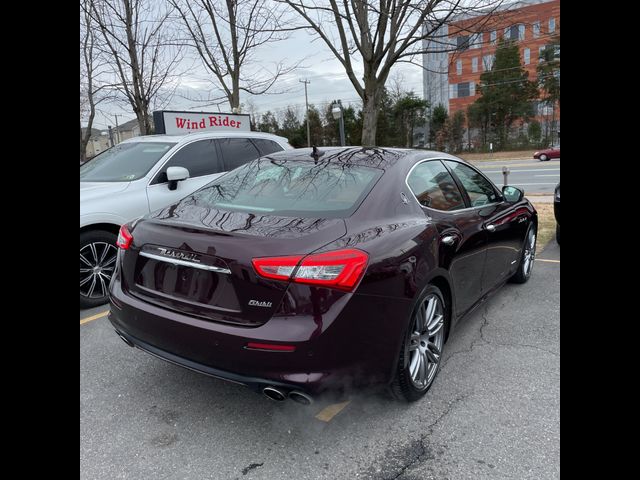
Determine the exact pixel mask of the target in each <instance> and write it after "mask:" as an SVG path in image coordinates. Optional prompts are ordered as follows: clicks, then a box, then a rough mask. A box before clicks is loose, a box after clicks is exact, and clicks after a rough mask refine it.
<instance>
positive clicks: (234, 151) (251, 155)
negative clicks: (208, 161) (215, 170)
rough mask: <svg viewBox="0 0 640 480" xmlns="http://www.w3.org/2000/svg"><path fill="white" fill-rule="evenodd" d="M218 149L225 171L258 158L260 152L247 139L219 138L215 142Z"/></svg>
mask: <svg viewBox="0 0 640 480" xmlns="http://www.w3.org/2000/svg"><path fill="white" fill-rule="evenodd" d="M216 141H217V142H218V145H219V147H220V154H221V159H222V162H223V164H224V168H225V170H227V171H229V170H233V169H234V168H238V167H239V166H241V165H244V164H245V163H247V162H250V161H251V160H255V159H256V158H258V157H259V156H260V151H258V148H257V147H256V146H255V145H254V144H253V142H252V141H251V140H249V139H248V138H221V139H219V140H216Z"/></svg>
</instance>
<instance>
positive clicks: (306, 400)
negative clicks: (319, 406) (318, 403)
mask: <svg viewBox="0 0 640 480" xmlns="http://www.w3.org/2000/svg"><path fill="white" fill-rule="evenodd" d="M289 398H290V399H291V400H293V401H294V402H298V403H301V404H302V405H311V404H312V403H313V398H311V397H310V396H309V395H307V394H306V393H303V392H299V391H298V390H294V391H292V392H289Z"/></svg>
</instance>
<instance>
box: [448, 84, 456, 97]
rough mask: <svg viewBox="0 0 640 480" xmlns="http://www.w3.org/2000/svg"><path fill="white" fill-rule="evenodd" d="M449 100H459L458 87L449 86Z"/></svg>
mask: <svg viewBox="0 0 640 480" xmlns="http://www.w3.org/2000/svg"><path fill="white" fill-rule="evenodd" d="M449 98H458V85H455V84H454V85H449Z"/></svg>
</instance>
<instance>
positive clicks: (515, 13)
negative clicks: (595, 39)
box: [423, 0, 560, 135]
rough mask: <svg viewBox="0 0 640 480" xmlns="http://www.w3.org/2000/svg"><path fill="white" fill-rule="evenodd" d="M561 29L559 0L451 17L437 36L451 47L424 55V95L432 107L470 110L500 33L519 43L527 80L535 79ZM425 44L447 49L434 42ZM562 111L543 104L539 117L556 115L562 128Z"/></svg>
mask: <svg viewBox="0 0 640 480" xmlns="http://www.w3.org/2000/svg"><path fill="white" fill-rule="evenodd" d="M559 34H560V0H552V1H543V0H522V1H519V2H514V3H510V4H508V5H507V6H506V7H504V8H503V9H502V10H500V11H499V12H493V13H492V14H490V15H485V16H475V17H468V18H462V19H459V20H457V21H454V22H451V23H449V25H447V26H443V27H441V28H440V30H439V31H438V32H436V35H435V37H436V38H437V37H440V38H444V39H446V42H445V43H446V45H447V46H448V47H449V48H446V50H450V51H449V52H439V53H426V54H424V55H423V66H424V70H423V72H424V73H423V86H424V98H425V100H428V101H429V102H430V105H431V106H432V108H433V107H435V106H436V105H437V104H439V103H441V104H443V105H444V106H445V107H446V108H447V110H448V112H449V115H452V114H454V113H455V112H457V111H460V110H462V111H464V112H465V113H466V110H467V107H468V106H469V105H471V104H472V103H473V102H475V101H476V100H477V99H478V97H479V94H480V92H479V88H478V85H479V84H480V75H482V73H483V72H484V71H486V70H488V69H490V68H491V66H492V64H493V60H494V58H495V50H496V45H497V43H498V39H499V38H501V37H503V38H506V39H510V40H515V41H517V42H518V47H519V50H520V58H521V61H522V63H523V64H524V68H525V70H526V71H527V72H529V79H530V80H535V79H536V77H537V73H536V68H537V67H538V65H539V56H540V54H541V52H542V50H543V49H544V48H545V46H546V45H547V44H549V43H550V42H551V41H552V39H553V38H554V37H555V36H556V35H559ZM424 46H425V49H431V50H437V49H438V48H439V49H440V50H445V48H442V45H437V44H436V43H435V42H434V41H426V42H425V45H424ZM452 49H453V51H451V50H452ZM559 110H560V109H559V106H555V108H551V107H549V106H542V105H539V106H538V108H537V116H536V119H537V120H538V121H540V122H541V123H543V124H545V123H549V121H551V120H553V121H555V124H556V128H557V129H559V119H560V111H559ZM551 116H552V117H553V118H550V117H551ZM425 134H426V135H428V132H425Z"/></svg>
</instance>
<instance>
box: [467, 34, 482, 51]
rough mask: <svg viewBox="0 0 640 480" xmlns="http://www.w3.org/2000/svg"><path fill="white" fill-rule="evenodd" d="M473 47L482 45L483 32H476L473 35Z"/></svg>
mask: <svg viewBox="0 0 640 480" xmlns="http://www.w3.org/2000/svg"><path fill="white" fill-rule="evenodd" d="M470 43H471V48H480V47H481V46H482V33H476V34H475V35H473V36H472V37H471V41H470Z"/></svg>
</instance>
